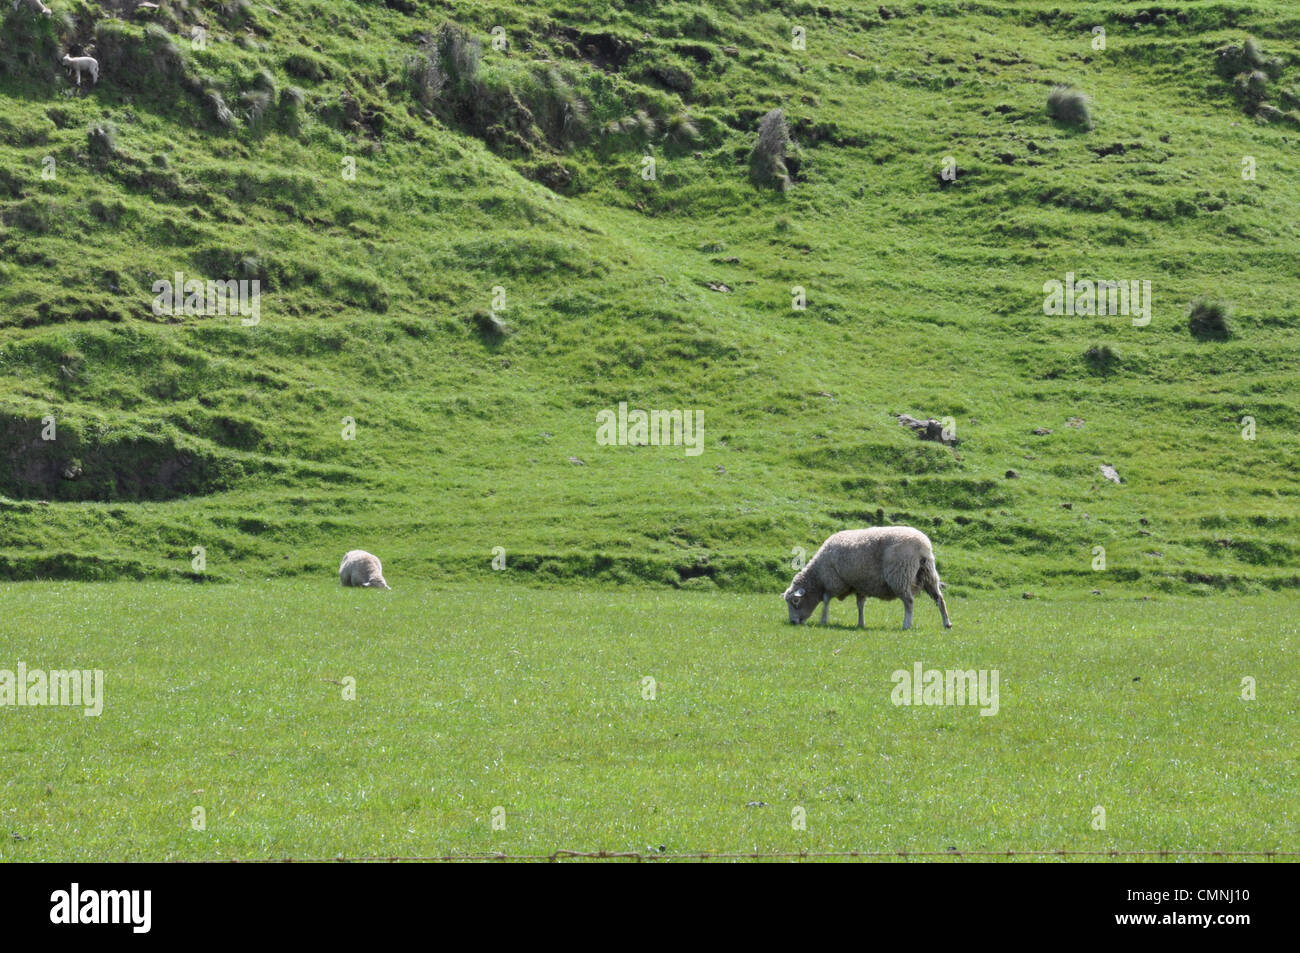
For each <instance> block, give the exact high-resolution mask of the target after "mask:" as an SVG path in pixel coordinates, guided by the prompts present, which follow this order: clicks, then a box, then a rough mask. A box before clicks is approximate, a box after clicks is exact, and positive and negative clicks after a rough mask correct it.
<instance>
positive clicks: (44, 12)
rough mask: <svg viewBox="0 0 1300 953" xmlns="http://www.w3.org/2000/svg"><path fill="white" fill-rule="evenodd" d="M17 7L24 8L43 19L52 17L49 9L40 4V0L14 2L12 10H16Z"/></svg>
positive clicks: (15, 0) (17, 0) (16, 0)
mask: <svg viewBox="0 0 1300 953" xmlns="http://www.w3.org/2000/svg"><path fill="white" fill-rule="evenodd" d="M19 7H26V8H27V9H28V10H31V11H32V13H39V14H40V15H41V16H43V17H48V16H53V13H54V11H52V10H51V9H50V8H49V7H47V6H46V5H45V4H43V3H41V0H14V9H15V10H17V9H18V8H19Z"/></svg>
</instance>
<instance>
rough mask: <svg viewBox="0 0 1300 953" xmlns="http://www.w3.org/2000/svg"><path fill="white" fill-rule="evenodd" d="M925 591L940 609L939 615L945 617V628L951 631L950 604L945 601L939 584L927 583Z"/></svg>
mask: <svg viewBox="0 0 1300 953" xmlns="http://www.w3.org/2000/svg"><path fill="white" fill-rule="evenodd" d="M925 591H926V592H928V593H929V594H930V598H931V599H933V600H934V604H935V605H937V606H938V607H939V614H940V615H941V616H943V627H944V628H945V629H951V628H952V620H951V619H949V618H948V604H947V603H946V602H944V601H943V590H941V589H940V588H939V584H938V583H937V582H933V583H926V586H925Z"/></svg>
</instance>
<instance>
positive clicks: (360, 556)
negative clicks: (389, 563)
mask: <svg viewBox="0 0 1300 953" xmlns="http://www.w3.org/2000/svg"><path fill="white" fill-rule="evenodd" d="M339 582H341V583H343V585H345V586H369V587H370V588H371V589H389V590H391V589H392V586H390V585H389V584H388V583H386V582H385V581H384V567H383V566H381V565H380V564H379V557H378V556H372V555H371V554H370V553H368V552H366V551H365V550H364V549H354V550H351V551H350V552H348V553H347V554H345V555H344V557H343V562H342V563H341V564H340V565H339Z"/></svg>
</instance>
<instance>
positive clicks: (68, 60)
mask: <svg viewBox="0 0 1300 953" xmlns="http://www.w3.org/2000/svg"><path fill="white" fill-rule="evenodd" d="M71 62H72V57H71V56H69V55H68V54H67V53H64V54H63V65H64V66H67V65H68V64H69V63H71Z"/></svg>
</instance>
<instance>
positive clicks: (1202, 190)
mask: <svg viewBox="0 0 1300 953" xmlns="http://www.w3.org/2000/svg"><path fill="white" fill-rule="evenodd" d="M52 6H53V8H54V16H52V17H50V18H39V17H34V16H32V15H31V14H30V13H28V12H27V11H26V10H22V11H9V10H8V5H5V10H6V12H5V16H4V23H3V37H2V38H0V302H2V303H3V308H2V309H0V368H2V369H3V376H2V377H0V494H4V495H3V496H2V497H0V574H3V575H4V576H6V577H8V578H39V577H48V576H71V577H86V578H104V577H110V576H117V575H133V576H156V575H172V576H181V577H185V576H188V577H193V578H215V579H239V578H248V579H257V578H262V577H265V576H270V575H279V574H297V573H307V572H310V573H320V572H329V571H333V569H334V568H335V567H336V566H337V561H338V557H339V555H340V554H341V553H342V552H343V551H344V550H345V549H348V548H353V547H355V546H361V547H365V548H369V549H373V550H375V551H378V552H381V553H382V555H383V556H384V561H385V566H386V567H387V568H388V571H389V575H390V580H391V581H393V584H394V585H395V586H396V585H400V579H401V578H402V576H403V575H408V576H410V575H422V576H428V577H434V578H465V577H471V576H474V577H477V576H482V577H488V576H489V575H490V573H491V572H492V568H491V560H492V558H493V551H494V549H495V548H496V547H501V548H502V549H503V550H504V552H505V564H506V566H507V567H508V569H507V571H508V572H510V573H513V574H517V575H521V576H524V577H525V578H532V579H536V580H538V581H539V582H544V583H574V582H577V583H588V582H623V583H635V584H665V585H682V586H692V587H694V586H703V587H708V586H712V585H722V586H730V587H736V588H762V587H768V588H774V589H776V591H779V587H780V586H783V585H784V581H785V578H786V576H787V575H788V574H789V563H790V561H791V559H792V558H795V557H796V556H797V553H796V550H797V549H804V550H806V551H807V552H811V551H812V550H813V549H814V548H815V547H816V545H817V544H818V543H819V542H820V541H821V539H822V538H823V537H824V536H825V535H827V534H828V533H829V532H831V531H833V530H834V529H837V528H842V527H844V526H849V525H864V524H872V523H878V522H909V523H912V524H914V525H918V526H920V527H921V528H923V529H925V530H926V531H927V532H929V533H930V534H931V536H932V538H933V539H934V540H935V543H936V548H937V550H938V553H939V557H940V561H941V568H942V570H943V573H944V577H945V579H946V580H947V581H948V583H949V585H950V586H951V587H952V589H953V590H954V591H958V592H959V591H961V590H962V589H963V588H968V589H974V588H992V587H1004V586H1014V587H1016V589H1017V591H1018V590H1019V589H1020V588H1025V589H1029V588H1036V587H1054V586H1055V587H1062V588H1067V587H1068V588H1070V589H1075V590H1085V591H1086V590H1088V589H1091V588H1101V589H1109V588H1113V587H1115V586H1117V585H1123V586H1129V587H1132V588H1133V589H1134V590H1149V589H1165V590H1186V589H1190V590H1193V591H1196V590H1204V589H1206V588H1208V587H1224V586H1230V587H1234V588H1244V589H1250V588H1258V587H1272V588H1276V587H1283V586H1295V585H1297V583H1300V573H1297V570H1296V556H1297V543H1296V538H1297V532H1296V530H1297V528H1298V527H1300V505H1298V504H1297V489H1296V484H1295V479H1294V474H1295V472H1296V469H1297V453H1296V450H1295V447H1296V439H1297V423H1296V421H1297V419H1298V416H1297V415H1298V412H1300V401H1298V400H1297V397H1296V392H1295V391H1296V389H1295V385H1294V369H1295V367H1296V363H1297V358H1298V357H1300V346H1298V343H1297V335H1296V310H1297V290H1296V289H1297V285H1296V278H1297V277H1298V271H1300V262H1298V261H1297V259H1296V257H1295V255H1294V254H1292V251H1291V250H1292V249H1294V248H1295V247H1297V237H1298V236H1297V234H1296V229H1297V214H1296V213H1297V211H1298V210H1300V202H1298V201H1297V199H1298V197H1300V188H1298V187H1297V184H1296V183H1297V178H1296V175H1297V171H1300V170H1298V168H1297V166H1298V162H1297V158H1296V144H1297V128H1298V126H1297V122H1296V119H1295V116H1294V112H1293V110H1294V105H1295V104H1294V103H1293V102H1291V100H1293V99H1294V95H1295V94H1294V88H1295V86H1296V85H1297V84H1300V62H1297V57H1296V55H1295V48H1294V45H1293V41H1292V40H1291V39H1290V37H1292V36H1294V33H1295V26H1296V22H1295V17H1294V15H1293V13H1292V12H1291V10H1290V7H1289V5H1287V4H1284V3H1280V2H1278V3H1259V4H1254V5H1250V6H1239V5H1228V4H1220V3H1197V4H1188V5H1185V7H1182V8H1180V9H1179V11H1174V10H1172V9H1170V10H1167V11H1161V10H1159V9H1156V8H1141V9H1139V8H1138V7H1136V6H1135V5H1132V4H1121V3H1100V4H1095V5H1090V6H1082V7H1078V8H1075V9H1072V10H1070V11H1068V12H1062V11H1060V10H1058V9H1056V8H1055V7H1053V6H1052V5H1050V4H1047V3H1038V2H1027V0H1026V2H1019V3H1013V4H993V3H988V4H985V3H954V4H899V5H889V6H888V7H879V8H876V9H873V10H866V9H861V8H859V7H857V6H856V5H850V4H825V5H813V4H803V3H792V4H784V5H776V6H773V5H771V4H766V3H756V2H754V3H751V2H733V3H726V2H723V3H713V4H708V5H704V4H693V3H667V4H662V3H651V2H645V3H636V2H628V3H623V4H613V5H608V4H605V3H594V2H591V3H587V2H581V3H576V4H574V3H569V4H563V5H559V4H557V5H553V6H547V7H546V8H544V9H543V8H537V7H531V6H524V5H515V4H507V3H492V4H486V5H485V4H470V3H446V4H433V3H422V2H407V0H390V2H389V3H387V4H379V3H341V2H326V0H320V2H284V3H277V4H275V5H274V7H272V6H268V5H265V4H256V3H246V2H235V3H229V4H222V5H219V4H214V3H185V2H179V3H163V4H162V5H161V7H160V8H159V9H158V10H156V11H151V10H147V9H144V10H137V9H136V5H135V4H134V3H126V4H122V3H108V2H105V3H86V2H75V3H58V2H56V3H54V4H52ZM447 24H456V25H458V26H447ZM1096 25H1103V26H1104V27H1105V29H1106V46H1105V49H1096V48H1095V35H1094V34H1093V32H1092V28H1093V27H1094V26H1096ZM496 28H500V30H499V31H496ZM795 28H799V29H801V30H803V35H804V37H805V38H806V45H805V48H804V49H795V48H793V47H794V46H795V45H796V44H795V43H794V42H792V41H793V40H794V39H796V37H795V35H794V33H793V32H792V31H794V30H795ZM196 30H198V31H200V32H197V33H196V32H195V31H196ZM494 31H495V32H494ZM1248 34H1253V35H1254V36H1255V37H1256V38H1257V39H1258V41H1259V43H1260V45H1261V47H1262V48H1263V50H1264V51H1265V52H1266V53H1267V54H1268V55H1269V56H1278V57H1279V58H1280V59H1279V60H1278V63H1277V74H1278V75H1277V76H1276V78H1273V79H1271V80H1270V81H1269V84H1268V88H1269V90H1270V92H1269V97H1270V99H1271V100H1273V101H1275V102H1276V103H1277V106H1278V107H1279V109H1278V112H1277V115H1275V116H1274V115H1272V114H1269V113H1267V112H1266V111H1261V110H1260V107H1259V102H1258V101H1257V98H1256V99H1249V98H1247V99H1246V100H1245V101H1243V97H1242V94H1241V93H1240V92H1239V91H1238V90H1237V89H1236V87H1235V86H1234V84H1233V81H1232V78H1231V77H1225V76H1223V75H1220V72H1218V71H1216V54H1215V50H1216V49H1217V48H1219V47H1222V46H1224V45H1225V44H1230V43H1236V44H1240V43H1242V42H1243V40H1244V38H1245V37H1246V36H1247V35H1248ZM494 36H495V37H500V38H503V39H504V41H505V48H504V49H497V48H494V46H493V42H492V41H493V38H494ZM64 50H68V51H71V52H73V53H74V54H76V53H81V52H87V51H88V52H90V53H92V54H93V55H95V56H97V58H99V60H100V62H101V66H102V73H101V77H100V82H99V83H98V85H95V86H93V87H83V88H81V89H80V90H79V89H78V88H77V87H76V86H75V85H73V84H72V83H71V81H70V80H69V78H68V76H67V74H65V73H64V72H63V71H62V70H61V68H60V67H59V64H58V58H59V55H61V52H62V51H64ZM1058 83H1070V84H1074V85H1076V86H1078V87H1080V88H1081V89H1083V90H1084V91H1086V92H1087V93H1088V94H1089V95H1090V96H1091V99H1092V114H1093V127H1092V128H1091V129H1078V128H1072V127H1070V126H1067V125H1064V124H1061V123H1058V122H1055V121H1053V120H1052V119H1051V118H1049V117H1048V116H1047V114H1046V111H1045V108H1044V107H1045V102H1046V98H1047V94H1048V91H1049V90H1050V89H1051V88H1052V87H1053V86H1054V85H1056V84H1058ZM1288 97H1291V99H1288ZM777 107H779V108H782V109H783V110H784V111H785V116H786V118H787V120H788V122H789V126H790V129H791V131H792V135H793V137H794V139H795V141H796V142H797V143H798V146H797V148H793V149H792V150H791V152H790V155H789V158H788V162H787V165H788V171H789V174H790V175H791V177H792V179H793V182H792V185H791V187H790V188H789V189H787V190H785V191H782V190H780V189H777V188H774V187H772V185H771V184H770V183H765V182H761V181H755V179H754V178H753V176H752V175H751V151H752V149H753V147H754V143H755V139H756V135H757V128H758V123H759V120H760V117H762V116H763V115H764V114H765V113H767V112H768V111H769V110H770V109H773V108H777ZM1288 109H1289V110H1292V111H1291V112H1288ZM1265 120H1271V121H1265ZM647 157H649V158H650V159H653V170H654V176H653V178H648V177H647V170H648V165H647V162H646V158H647ZM947 157H952V162H951V163H947V167H951V166H952V165H954V164H955V166H956V169H957V174H956V178H955V180H950V179H948V178H945V177H944V176H943V175H942V172H943V169H944V168H945V160H946V158H947ZM1246 157H1249V158H1250V160H1251V162H1252V163H1253V169H1254V178H1250V179H1247V178H1243V174H1242V171H1243V168H1246V165H1249V164H1250V163H1246V164H1243V163H1244V160H1245V158H1246ZM353 173H355V174H353ZM176 272H181V273H183V274H184V276H185V277H186V278H196V279H200V280H203V281H208V280H236V281H238V280H245V281H252V280H257V281H259V282H260V284H261V288H262V298H261V299H260V312H259V315H258V321H257V323H256V324H255V325H251V326H249V325H245V324H244V323H243V321H241V318H240V316H238V315H235V316H231V315H224V316H222V315H207V314H196V315H186V314H171V315H168V314H159V313H157V311H156V309H155V308H154V306H153V305H154V299H155V291H154V283H155V282H156V281H159V280H162V279H165V278H170V277H171V276H173V275H174V274H175V273H176ZM1067 273H1069V274H1073V275H1075V276H1076V277H1077V278H1080V279H1082V278H1090V279H1107V280H1111V279H1113V280H1122V281H1125V282H1129V281H1138V282H1139V283H1140V282H1145V281H1149V282H1150V288H1151V292H1150V294H1151V299H1150V300H1151V304H1152V307H1151V312H1150V317H1151V320H1150V322H1149V324H1145V325H1135V324H1134V322H1133V321H1132V320H1131V319H1130V318H1129V317H1128V316H1095V315H1077V316H1074V315H1049V314H1045V313H1044V310H1045V309H1044V297H1045V294H1044V290H1045V289H1044V285H1045V283H1047V282H1050V281H1052V280H1062V281H1063V280H1065V278H1066V275H1067ZM796 287H797V288H801V289H803V294H804V296H805V298H806V302H807V307H806V310H797V309H795V308H793V307H792V302H793V300H794V299H795V297H796V295H797V292H796V291H795V288H796ZM1200 295H1209V296H1212V297H1215V298H1219V299H1223V300H1227V301H1231V302H1233V303H1234V304H1235V306H1236V309H1235V316H1234V318H1233V321H1232V331H1233V333H1232V336H1231V337H1230V338H1228V339H1227V340H1205V339H1198V338H1196V337H1194V336H1192V335H1191V334H1190V333H1189V331H1188V326H1187V320H1186V316H1187V306H1188V304H1189V302H1190V301H1191V300H1192V299H1193V298H1195V297H1197V296H1200ZM490 312H495V313H496V315H497V319H498V320H499V321H503V322H504V323H505V325H506V326H507V329H508V330H507V332H506V333H504V334H500V333H498V332H497V330H496V329H495V327H494V324H493V321H492V316H491V314H490ZM620 402H626V403H627V404H628V405H629V406H630V407H631V408H633V409H637V408H640V409H645V410H650V409H667V410H672V409H677V410H683V411H698V412H699V413H700V414H701V415H702V420H703V428H704V431H703V432H704V444H703V446H704V450H703V452H702V453H701V454H699V455H690V454H687V453H686V452H685V448H683V447H632V446H605V445H602V444H600V443H598V441H597V415H598V414H599V413H600V412H601V411H606V410H616V409H617V408H618V406H619V404H620ZM899 413H909V414H913V415H916V416H921V417H925V416H933V417H936V418H951V423H952V424H953V425H954V428H955V432H956V437H957V440H958V443H957V444H956V446H954V447H949V446H945V445H941V444H938V443H933V442H922V441H919V440H918V439H917V438H916V437H915V436H914V435H913V434H912V433H911V431H909V430H907V429H905V428H903V427H900V426H899V424H898V422H897V421H896V420H895V419H894V417H893V416H892V415H895V414H899ZM50 417H52V418H53V420H54V427H55V430H54V436H55V439H54V440H44V439H42V434H43V432H44V431H46V430H47V428H48V427H49V423H48V418H50ZM1245 417H1251V418H1253V420H1254V432H1253V435H1252V436H1253V439H1243V436H1242V434H1243V430H1244V429H1247V427H1248V425H1247V424H1246V423H1244V422H1243V418H1245ZM349 421H351V422H352V423H351V424H350V423H349ZM1071 421H1073V423H1071ZM353 424H354V427H355V429H353V427H352V425H353ZM1038 428H1041V429H1047V430H1050V431H1051V433H1048V434H1042V435H1036V434H1034V433H1033V431H1034V430H1035V429H1038ZM1103 464H1105V465H1111V466H1114V467H1115V468H1116V469H1117V470H1118V472H1119V474H1120V475H1121V478H1122V480H1123V482H1122V483H1120V484H1114V483H1112V482H1110V481H1108V480H1107V479H1106V478H1104V477H1103V475H1102V473H1101V472H1100V469H1099V468H1100V467H1101V465H1103ZM1008 471H1015V472H1016V473H1017V474H1018V478H1008V476H1007V474H1008ZM194 547H203V548H204V557H205V561H206V563H205V565H204V566H203V569H202V571H196V569H195V568H194V565H193V563H192V560H194V558H195V554H194ZM1096 547H1103V548H1104V550H1105V567H1106V568H1105V570H1104V572H1098V571H1095V569H1094V566H1095V565H1096V564H1097V563H1096V560H1097V555H1098V554H1097V552H1096Z"/></svg>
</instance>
